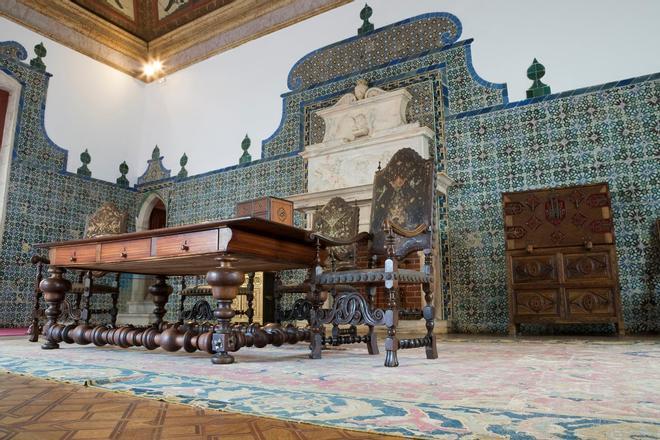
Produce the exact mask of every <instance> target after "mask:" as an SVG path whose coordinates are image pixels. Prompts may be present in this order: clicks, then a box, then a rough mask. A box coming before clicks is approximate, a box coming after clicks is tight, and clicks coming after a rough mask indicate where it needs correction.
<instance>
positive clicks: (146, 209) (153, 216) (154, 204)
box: [135, 192, 167, 231]
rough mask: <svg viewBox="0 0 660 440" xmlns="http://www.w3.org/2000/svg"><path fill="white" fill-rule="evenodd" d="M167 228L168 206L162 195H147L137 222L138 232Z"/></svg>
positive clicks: (153, 193)
mask: <svg viewBox="0 0 660 440" xmlns="http://www.w3.org/2000/svg"><path fill="white" fill-rule="evenodd" d="M166 226H167V205H166V204H165V202H164V201H163V197H161V195H160V194H158V193H155V192H152V193H150V194H149V195H147V196H146V197H145V198H144V200H143V201H142V204H141V205H140V210H139V211H138V216H137V219H136V221H135V230H136V231H147V230H150V229H158V228H164V227H166Z"/></svg>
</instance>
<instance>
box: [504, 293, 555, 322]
mask: <svg viewBox="0 0 660 440" xmlns="http://www.w3.org/2000/svg"><path fill="white" fill-rule="evenodd" d="M513 298H514V301H513V303H514V311H515V315H516V316H533V317H537V318H541V319H542V318H548V317H550V318H559V317H560V316H561V295H560V291H559V289H534V290H515V291H514V292H513Z"/></svg>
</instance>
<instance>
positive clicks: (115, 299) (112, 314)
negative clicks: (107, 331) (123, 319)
mask: <svg viewBox="0 0 660 440" xmlns="http://www.w3.org/2000/svg"><path fill="white" fill-rule="evenodd" d="M111 296H112V308H111V309H110V324H111V325H112V328H117V315H118V314H119V308H118V307H117V303H118V302H119V293H113V294H111Z"/></svg>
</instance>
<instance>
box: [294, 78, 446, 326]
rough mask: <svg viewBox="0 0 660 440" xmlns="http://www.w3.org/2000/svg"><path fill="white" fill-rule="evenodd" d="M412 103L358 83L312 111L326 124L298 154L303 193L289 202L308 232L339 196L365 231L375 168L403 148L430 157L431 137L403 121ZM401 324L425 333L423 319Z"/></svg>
mask: <svg viewBox="0 0 660 440" xmlns="http://www.w3.org/2000/svg"><path fill="white" fill-rule="evenodd" d="M411 98H412V96H411V95H410V93H409V92H408V91H407V90H406V89H398V90H394V91H389V92H387V91H384V90H382V89H379V88H377V87H369V86H368V84H367V82H366V81H364V80H359V81H358V82H357V85H356V86H355V89H354V91H353V93H348V94H346V95H344V96H342V97H341V98H340V99H339V101H338V102H337V103H336V104H335V105H333V106H332V107H328V108H325V109H321V110H319V111H317V112H316V113H317V115H319V116H320V117H321V118H323V121H324V122H325V134H324V136H323V141H322V142H320V143H317V144H313V145H309V146H307V147H306V148H305V151H303V152H301V153H300V155H301V156H302V157H303V158H305V160H306V162H307V191H308V192H307V193H305V194H298V195H294V196H290V197H288V199H289V200H291V201H293V202H294V207H295V209H297V210H299V211H302V212H304V213H305V214H307V227H308V228H310V229H311V227H312V225H313V224H314V212H315V211H316V210H317V209H318V208H319V207H320V206H323V205H324V204H325V203H327V202H328V201H329V200H330V199H332V198H333V197H337V196H339V197H342V198H343V199H344V200H346V201H349V202H354V203H355V204H356V205H357V206H358V207H359V208H360V231H368V230H369V219H370V216H371V198H372V186H373V185H372V182H373V177H374V172H375V171H376V170H377V169H378V166H379V164H380V165H381V166H383V167H384V166H385V165H387V163H388V161H389V160H390V158H391V157H392V156H393V155H394V153H395V152H397V151H398V150H400V149H401V148H406V147H408V148H412V149H414V150H415V151H417V153H419V154H420V156H422V157H424V158H429V157H430V153H431V151H430V149H431V148H434V139H435V133H434V131H433V130H431V129H430V128H428V127H424V126H420V124H419V122H411V123H408V122H407V120H406V108H407V106H408V103H409V102H410V99H411ZM451 183H452V181H451V179H449V178H448V177H447V176H446V175H444V174H442V175H439V176H438V178H437V179H436V187H437V190H438V191H440V192H442V193H445V194H446V191H447V187H448V186H449V185H450V184H451ZM436 248H437V246H436ZM437 261H438V259H437V258H436V264H435V267H436V277H435V278H436V286H437V287H439V286H440V273H441V272H440V270H439V264H438V263H437ZM435 292H436V295H435V302H436V310H437V311H438V313H441V311H442V306H441V304H442V298H441V294H440V290H439V289H438V288H436V290H435ZM439 318H440V317H439ZM400 322H401V323H402V325H401V326H400V327H401V329H402V330H404V327H409V328H411V327H412V328H415V329H416V328H417V327H419V328H420V329H421V330H420V331H422V330H423V329H424V325H423V320H421V321H420V322H417V321H412V322H410V321H400ZM436 324H437V325H436V329H437V330H438V331H439V332H444V331H446V329H447V323H446V322H444V321H442V320H440V319H439V320H438V322H437V323H436ZM412 328H411V330H412Z"/></svg>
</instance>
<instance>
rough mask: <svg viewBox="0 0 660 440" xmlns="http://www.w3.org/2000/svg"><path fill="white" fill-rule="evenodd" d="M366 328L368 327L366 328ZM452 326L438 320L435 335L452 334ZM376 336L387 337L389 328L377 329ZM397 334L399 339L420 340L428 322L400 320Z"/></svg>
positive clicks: (380, 327)
mask: <svg viewBox="0 0 660 440" xmlns="http://www.w3.org/2000/svg"><path fill="white" fill-rule="evenodd" d="M365 328H366V327H365ZM450 329H451V326H450V324H449V321H447V320H445V319H436V320H435V326H434V327H433V333H434V334H436V335H446V334H447V333H450ZM376 334H377V335H378V338H379V339H382V337H384V336H386V335H387V327H384V326H378V327H376ZM396 334H397V336H398V337H399V338H419V337H422V336H424V335H425V334H426V321H424V320H423V319H419V320H414V321H413V320H399V325H398V326H397V328H396Z"/></svg>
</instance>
